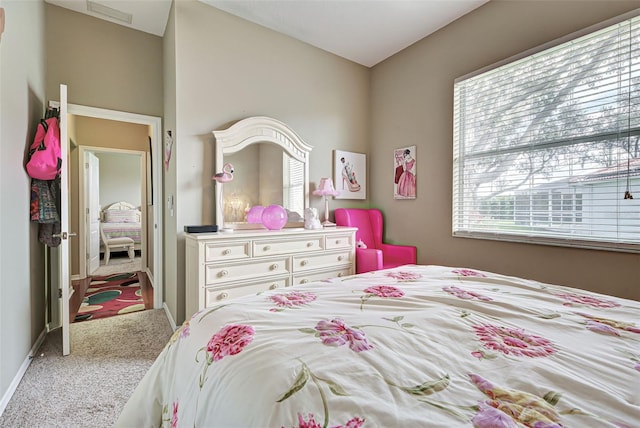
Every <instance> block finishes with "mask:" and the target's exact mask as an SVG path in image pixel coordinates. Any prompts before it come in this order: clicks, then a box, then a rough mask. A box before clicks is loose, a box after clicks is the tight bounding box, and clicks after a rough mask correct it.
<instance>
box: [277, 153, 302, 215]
mask: <svg viewBox="0 0 640 428" xmlns="http://www.w3.org/2000/svg"><path fill="white" fill-rule="evenodd" d="M282 165H283V173H282V198H283V201H282V202H283V205H284V206H285V207H287V208H288V209H289V211H293V212H296V213H298V214H299V215H300V216H301V217H303V216H304V196H305V195H304V163H302V162H300V161H299V160H297V159H294V158H292V157H291V156H289V155H288V154H287V153H284V152H283V153H282Z"/></svg>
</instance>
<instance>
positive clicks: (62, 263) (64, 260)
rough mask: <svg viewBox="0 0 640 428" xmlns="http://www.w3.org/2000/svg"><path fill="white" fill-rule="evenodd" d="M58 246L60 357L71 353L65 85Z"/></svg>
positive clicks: (63, 90) (64, 93)
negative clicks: (60, 327)
mask: <svg viewBox="0 0 640 428" xmlns="http://www.w3.org/2000/svg"><path fill="white" fill-rule="evenodd" d="M59 112H60V153H61V157H62V167H61V170H60V241H61V242H60V245H59V246H58V251H57V255H58V278H57V279H58V286H59V287H60V288H59V290H60V291H59V294H58V295H59V296H60V300H59V304H58V307H59V308H60V318H61V326H62V355H69V353H70V352H71V349H70V343H69V298H70V297H71V295H72V294H73V287H72V286H71V275H70V258H69V238H70V237H71V236H75V235H76V234H75V233H70V232H69V224H70V220H69V194H70V192H69V138H68V132H67V85H60V105H59Z"/></svg>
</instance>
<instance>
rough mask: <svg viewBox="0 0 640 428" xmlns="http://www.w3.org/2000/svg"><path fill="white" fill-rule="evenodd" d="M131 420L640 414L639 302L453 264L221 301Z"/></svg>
mask: <svg viewBox="0 0 640 428" xmlns="http://www.w3.org/2000/svg"><path fill="white" fill-rule="evenodd" d="M117 426H122V427H129V426H130V427H147V426H166V427H176V426H178V427H224V428H228V427H243V428H250V427H259V428H262V427H285V428H290V427H296V428H298V427H299V428H303V427H346V428H357V427H426V426H428V427H463V426H468V427H472V426H473V427H481V428H484V427H491V428H497V427H535V428H549V427H618V428H620V427H638V426H640V303H639V302H636V301H632V300H624V299H620V298H615V297H610V296H604V295H598V294H594V293H590V292H586V291H583V290H578V289H571V288H567V287H562V286H556V285H549V284H543V283H539V282H535V281H530V280H524V279H519V278H514V277H509V276H504V275H498V274H495V273H489V272H480V271H474V270H469V269H461V268H449V267H442V266H413V265H410V266H403V267H400V268H396V269H391V270H386V271H378V272H369V273H366V274H361V275H356V276H351V277H345V278H336V279H334V280H330V281H324V282H317V283H313V284H306V285H301V286H296V287H291V288H288V289H284V290H273V291H269V292H265V293H262V294H259V295H254V296H247V297H244V298H240V299H236V300H232V301H229V302H227V303H225V304H221V305H219V306H216V307H212V308H207V309H206V310H203V311H201V312H199V313H197V314H195V315H194V316H193V318H192V319H191V320H189V321H187V322H185V323H184V324H183V325H182V327H181V328H180V329H179V330H177V331H176V333H175V334H174V336H173V338H172V339H171V340H170V342H169V343H168V344H167V346H166V348H165V349H164V351H163V352H162V354H160V356H159V357H158V359H157V361H156V362H155V363H154V365H153V366H152V368H151V369H150V370H149V372H148V373H147V374H146V376H145V377H144V379H143V380H142V381H141V383H140V385H139V386H138V388H137V389H136V391H135V392H134V394H133V396H132V397H131V398H130V400H129V402H128V403H127V405H126V406H125V408H124V410H123V412H122V414H121V416H120V418H119V420H118V422H117Z"/></svg>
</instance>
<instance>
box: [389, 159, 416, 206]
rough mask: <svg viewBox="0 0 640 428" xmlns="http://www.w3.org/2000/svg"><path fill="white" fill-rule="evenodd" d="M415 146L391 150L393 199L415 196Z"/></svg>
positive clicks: (412, 197) (413, 197)
mask: <svg viewBox="0 0 640 428" xmlns="http://www.w3.org/2000/svg"><path fill="white" fill-rule="evenodd" d="M416 169H417V161H416V146H409V147H402V148H399V149H395V150H394V151H393V199H415V198H416Z"/></svg>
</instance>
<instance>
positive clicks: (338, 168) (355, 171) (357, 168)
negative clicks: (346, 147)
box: [333, 150, 367, 199]
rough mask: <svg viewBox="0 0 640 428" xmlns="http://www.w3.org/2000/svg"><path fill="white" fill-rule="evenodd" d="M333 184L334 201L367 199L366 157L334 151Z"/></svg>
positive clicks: (359, 154)
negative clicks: (336, 193)
mask: <svg viewBox="0 0 640 428" xmlns="http://www.w3.org/2000/svg"><path fill="white" fill-rule="evenodd" d="M333 183H334V186H335V188H336V190H337V191H338V192H340V194H339V195H338V196H336V197H335V198H336V199H367V156H366V155H364V154H362V153H352V152H345V151H342V150H334V151H333Z"/></svg>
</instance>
